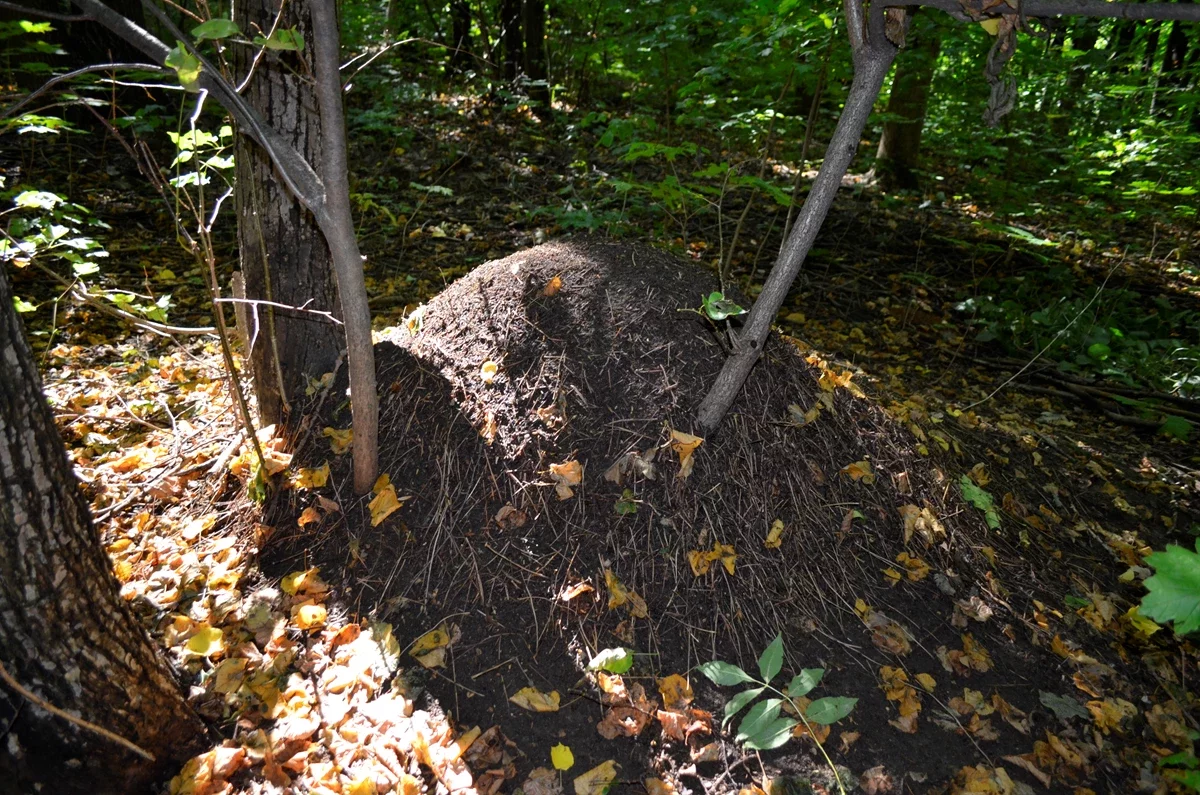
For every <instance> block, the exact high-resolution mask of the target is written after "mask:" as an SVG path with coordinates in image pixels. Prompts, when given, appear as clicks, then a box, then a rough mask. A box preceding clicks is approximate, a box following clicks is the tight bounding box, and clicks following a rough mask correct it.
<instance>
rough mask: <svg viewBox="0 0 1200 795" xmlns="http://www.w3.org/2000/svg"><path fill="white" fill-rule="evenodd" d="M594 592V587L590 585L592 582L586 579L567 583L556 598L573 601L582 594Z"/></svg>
mask: <svg viewBox="0 0 1200 795" xmlns="http://www.w3.org/2000/svg"><path fill="white" fill-rule="evenodd" d="M595 592H596V589H595V588H594V587H592V584H591V583H590V582H588V581H587V580H583V581H581V582H577V583H575V584H574V585H568V586H567V587H566V588H563V589H562V592H561V593H559V595H558V600H559V601H560V602H573V601H574V600H576V599H578V598H579V597H581V596H583V595H584V594H589V593H595Z"/></svg>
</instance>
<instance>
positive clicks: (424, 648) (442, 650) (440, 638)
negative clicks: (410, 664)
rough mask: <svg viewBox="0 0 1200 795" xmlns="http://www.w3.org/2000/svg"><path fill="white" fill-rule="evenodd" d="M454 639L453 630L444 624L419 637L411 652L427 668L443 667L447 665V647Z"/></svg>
mask: <svg viewBox="0 0 1200 795" xmlns="http://www.w3.org/2000/svg"><path fill="white" fill-rule="evenodd" d="M452 641H453V635H452V634H451V631H450V630H449V629H448V628H447V627H446V626H445V625H443V626H440V627H437V628H436V629H431V630H430V631H428V632H426V633H425V634H424V635H422V636H421V637H419V638H417V640H416V642H415V643H413V646H412V649H411V650H410V651H409V653H410V654H412V656H413V657H414V658H415V659H416V661H417V662H419V663H420V664H421V665H423V666H424V667H426V668H442V667H444V666H445V665H446V649H447V647H449V646H450V644H451V642H452Z"/></svg>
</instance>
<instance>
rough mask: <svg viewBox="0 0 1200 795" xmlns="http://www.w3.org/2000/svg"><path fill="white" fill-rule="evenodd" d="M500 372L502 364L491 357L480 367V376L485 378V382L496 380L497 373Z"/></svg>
mask: <svg viewBox="0 0 1200 795" xmlns="http://www.w3.org/2000/svg"><path fill="white" fill-rule="evenodd" d="M499 372H500V365H498V364H496V363H495V362H493V361H491V360H490V359H489V360H488V361H486V362H484V363H483V366H481V367H480V368H479V377H480V379H482V380H483V383H485V384H490V383H492V382H493V381H495V380H496V374H497V373H499Z"/></svg>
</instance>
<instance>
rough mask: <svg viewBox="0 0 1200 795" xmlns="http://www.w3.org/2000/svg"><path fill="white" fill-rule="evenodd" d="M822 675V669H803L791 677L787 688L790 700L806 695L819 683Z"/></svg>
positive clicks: (823, 672) (823, 673) (823, 671)
mask: <svg viewBox="0 0 1200 795" xmlns="http://www.w3.org/2000/svg"><path fill="white" fill-rule="evenodd" d="M824 675H825V669H824V668H805V669H804V670H803V671H801V672H800V673H798V674H796V675H795V676H793V677H792V681H791V684H789V685H788V688H787V694H788V695H789V696H790V697H792V698H799V697H800V696H806V695H808V694H809V692H811V691H812V689H813V688H814V687H816V686H817V685H818V684H819V683H820V681H821V677H822V676H824Z"/></svg>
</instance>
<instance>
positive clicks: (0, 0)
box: [0, 0, 92, 22]
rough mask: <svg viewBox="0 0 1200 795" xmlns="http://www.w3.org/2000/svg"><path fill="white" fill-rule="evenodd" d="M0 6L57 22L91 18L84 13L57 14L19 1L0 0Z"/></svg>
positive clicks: (79, 20)
mask: <svg viewBox="0 0 1200 795" xmlns="http://www.w3.org/2000/svg"><path fill="white" fill-rule="evenodd" d="M0 8H3V9H4V10H5V11H15V12H16V13H18V14H28V15H29V16H31V17H41V18H42V19H53V20H55V21H57V22H88V21H90V20H91V19H92V17H89V16H88V15H86V14H59V13H57V12H55V11H43V10H42V9H40V8H30V7H29V6H23V5H21V4H20V3H9V2H7V1H6V0H0Z"/></svg>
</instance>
